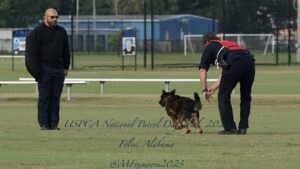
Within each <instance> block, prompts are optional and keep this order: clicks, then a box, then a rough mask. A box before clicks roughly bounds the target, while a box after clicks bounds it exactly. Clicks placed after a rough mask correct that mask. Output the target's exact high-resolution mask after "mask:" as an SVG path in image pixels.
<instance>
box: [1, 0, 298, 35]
mask: <svg viewBox="0 0 300 169" xmlns="http://www.w3.org/2000/svg"><path fill="white" fill-rule="evenodd" d="M150 1H151V0H95V5H96V15H143V13H144V10H145V9H146V11H147V14H148V15H149V14H150ZM72 2H73V5H74V6H73V9H75V6H76V5H75V4H76V0H0V16H1V17H0V27H2V28H4V27H10V28H27V27H32V26H34V25H36V24H39V23H40V22H41V21H42V19H43V14H44V11H45V9H47V8H49V7H53V8H56V9H57V10H58V13H59V15H70V14H71V9H72ZM78 2H79V9H78V11H79V15H92V14H93V0H79V1H78ZM144 3H146V5H145V4H144ZM294 3H295V0H251V1H250V0H152V4H153V6H152V7H153V13H154V15H173V14H193V15H197V16H203V17H209V18H214V19H215V20H216V21H218V23H219V32H226V33H272V32H274V31H275V29H276V28H277V27H278V28H279V29H284V28H288V27H289V26H290V27H291V28H293V29H296V16H297V12H296V9H295V4H294ZM75 11H76V10H74V11H73V13H75Z"/></svg>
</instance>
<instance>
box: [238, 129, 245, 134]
mask: <svg viewBox="0 0 300 169" xmlns="http://www.w3.org/2000/svg"><path fill="white" fill-rule="evenodd" d="M237 134H247V129H238V131H237Z"/></svg>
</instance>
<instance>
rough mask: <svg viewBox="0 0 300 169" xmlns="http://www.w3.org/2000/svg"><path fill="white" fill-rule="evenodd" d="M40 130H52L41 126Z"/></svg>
mask: <svg viewBox="0 0 300 169" xmlns="http://www.w3.org/2000/svg"><path fill="white" fill-rule="evenodd" d="M40 130H50V128H49V127H47V126H41V128H40Z"/></svg>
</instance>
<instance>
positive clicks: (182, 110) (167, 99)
mask: <svg viewBox="0 0 300 169" xmlns="http://www.w3.org/2000/svg"><path fill="white" fill-rule="evenodd" d="M175 92H176V91H175V90H172V91H171V92H166V91H164V90H163V91H162V94H161V97H160V101H159V104H160V105H161V106H162V107H165V108H166V112H167V114H168V115H169V116H170V117H171V119H172V122H173V126H174V128H175V129H181V128H184V129H185V131H184V132H183V133H182V134H189V133H190V132H191V130H190V129H189V125H190V124H192V125H193V126H194V127H196V128H197V130H198V133H202V132H203V131H202V129H201V127H200V121H199V111H200V110H201V108H202V104H201V101H200V97H199V95H198V93H196V92H195V93H194V99H195V100H192V99H190V98H188V97H182V96H179V95H175ZM179 125H180V126H179Z"/></svg>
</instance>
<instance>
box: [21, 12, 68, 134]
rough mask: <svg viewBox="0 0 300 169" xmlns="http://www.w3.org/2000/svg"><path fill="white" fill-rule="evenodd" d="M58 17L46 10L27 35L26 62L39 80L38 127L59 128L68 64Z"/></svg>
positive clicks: (66, 39)
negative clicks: (61, 99) (40, 20)
mask: <svg viewBox="0 0 300 169" xmlns="http://www.w3.org/2000/svg"><path fill="white" fill-rule="evenodd" d="M57 20H58V14H57V11H56V10H55V9H53V8H49V9H47V10H46V11H45V15H44V22H43V23H42V24H41V25H39V26H37V27H36V28H34V29H33V30H32V31H31V33H30V34H29V36H28V37H27V38H26V55H25V64H26V68H27V70H28V72H29V73H30V74H31V75H32V76H33V77H34V78H35V80H36V81H37V82H38V90H39V98H38V122H39V125H40V129H41V130H59V128H58V123H59V110H60V96H61V93H62V90H63V84H64V79H65V76H67V74H68V69H69V65H70V51H69V43H68V35H67V32H66V30H65V29H64V28H63V27H61V26H59V25H57Z"/></svg>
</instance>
